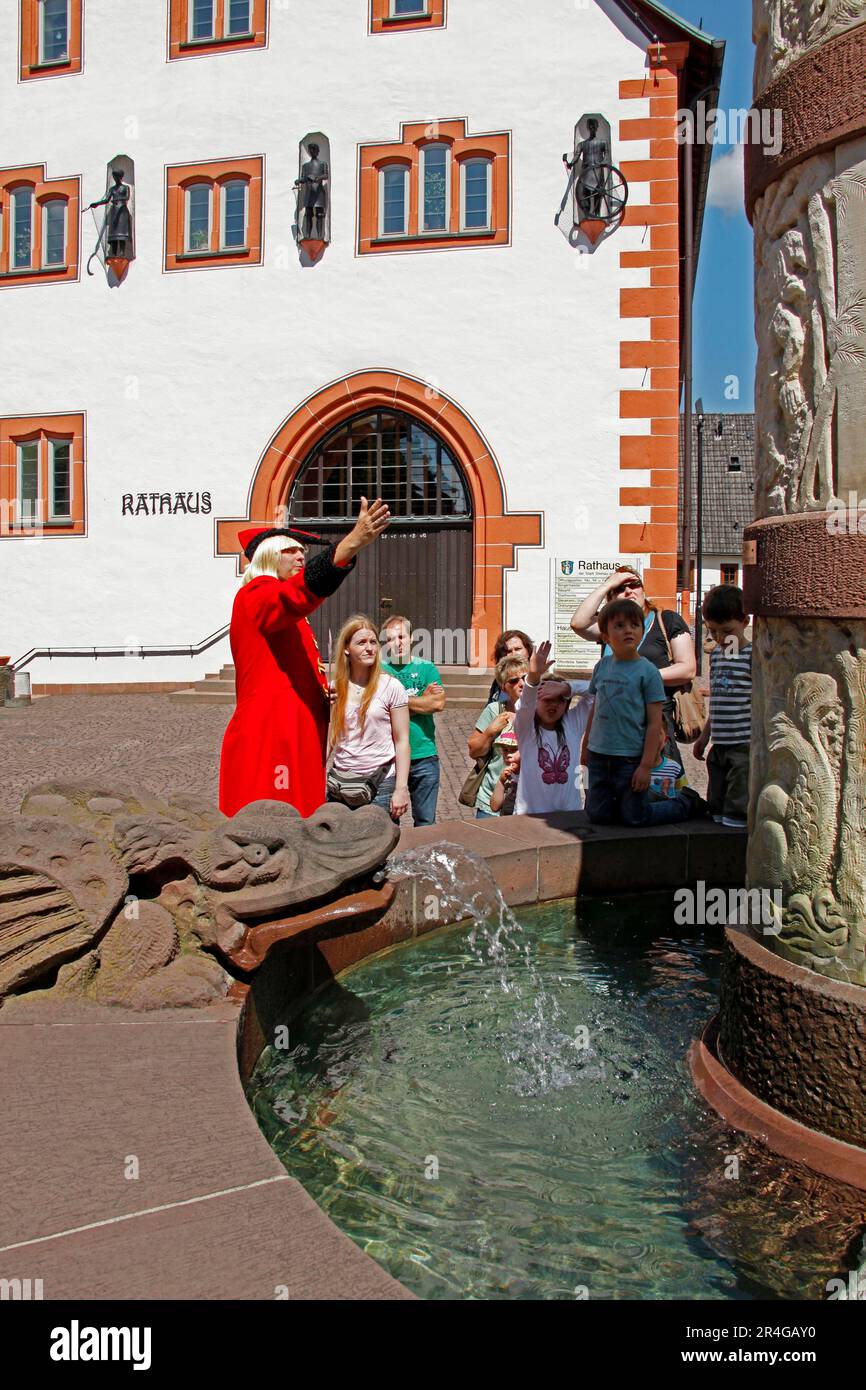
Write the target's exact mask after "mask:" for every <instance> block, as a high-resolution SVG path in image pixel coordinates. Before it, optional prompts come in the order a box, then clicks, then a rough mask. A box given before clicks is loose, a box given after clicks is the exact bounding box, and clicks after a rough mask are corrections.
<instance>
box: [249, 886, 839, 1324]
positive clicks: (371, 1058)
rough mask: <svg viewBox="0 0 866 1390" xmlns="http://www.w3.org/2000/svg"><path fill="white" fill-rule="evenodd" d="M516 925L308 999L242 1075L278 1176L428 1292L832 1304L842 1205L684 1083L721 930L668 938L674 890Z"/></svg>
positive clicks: (707, 1012) (352, 973)
mask: <svg viewBox="0 0 866 1390" xmlns="http://www.w3.org/2000/svg"><path fill="white" fill-rule="evenodd" d="M654 912H655V914H656V925H655V926H653V925H648V923H651V922H652V918H653V913H654ZM518 918H519V922H520V929H519V930H515V931H514V932H513V933H512V934H511V935H510V936H509V938H508V939H507V940H506V942H505V947H504V951H503V950H502V949H500V946H501V943H496V948H495V949H494V950H493V951H492V952H491V950H490V943H489V941H486V940H482V941H480V942H479V939H478V937H477V935H476V936H474V937H473V933H472V932H471V931H470V930H469V929H467V928H466V927H457V928H451V929H448V930H446V931H439V932H436V933H434V934H432V935H430V936H427V937H423V938H421V939H420V940H418V941H416V942H413V943H412V944H411V945H409V946H406V947H400V948H398V949H396V950H393V951H390V952H388V953H386V954H384V955H382V956H380V957H378V958H373V959H370V960H368V961H365V962H362V963H361V964H359V965H358V966H356V967H354V968H352V969H351V970H349V971H347V972H345V973H344V974H343V975H342V976H341V977H340V979H339V981H337V982H334V983H333V984H330V985H328V986H327V987H326V988H325V989H324V990H322V991H320V992H319V993H318V994H317V995H316V996H314V997H313V998H312V1000H311V1001H310V1002H309V1003H308V1004H307V1006H306V1007H305V1009H304V1011H303V1012H302V1014H301V1015H300V1016H299V1017H298V1018H297V1019H296V1020H295V1022H294V1024H293V1025H292V1027H291V1029H290V1034H289V1040H288V1041H289V1046H288V1048H287V1049H281V1050H278V1049H276V1048H273V1047H271V1048H268V1049H266V1051H265V1052H264V1053H263V1055H262V1057H261V1059H260V1062H259V1065H258V1067H257V1069H256V1072H255V1073H254V1076H253V1078H252V1080H251V1083H250V1088H249V1096H250V1102H251V1104H252V1106H253V1109H254V1112H255V1114H256V1117H257V1119H258V1121H259V1123H260V1125H261V1127H262V1129H263V1131H264V1133H265V1134H266V1136H267V1138H268V1140H269V1142H270V1143H271V1144H272V1146H273V1148H274V1149H275V1150H276V1152H277V1154H278V1155H279V1157H280V1159H281V1160H282V1161H283V1163H284V1164H285V1166H286V1168H287V1170H288V1171H289V1172H290V1173H291V1174H292V1175H293V1176H295V1177H296V1178H298V1179H299V1181H300V1182H302V1183H303V1185H304V1186H305V1187H306V1189H307V1190H308V1191H309V1192H310V1194H311V1195H312V1196H313V1198H314V1199H315V1200H316V1201H317V1202H318V1204H319V1205H320V1207H322V1208H323V1210H324V1211H326V1212H327V1214H328V1215H329V1216H330V1217H331V1218H332V1220H334V1221H335V1222H336V1224H337V1225H338V1226H339V1227H340V1228H341V1229H342V1230H343V1231H345V1232H346V1234H347V1235H349V1236H350V1237H351V1238H352V1239H353V1240H354V1241H356V1243H357V1244H358V1245H360V1246H361V1248H362V1249H364V1250H365V1251H367V1252H368V1253H369V1254H370V1255H371V1256H373V1257H374V1258H375V1259H377V1260H378V1261H379V1262H380V1263H381V1264H382V1265H383V1266H384V1267H385V1268H386V1269H388V1270H389V1271H390V1272H391V1273H392V1274H393V1275H394V1276H395V1277H396V1278H398V1279H399V1280H401V1281H402V1282H403V1283H404V1284H405V1285H407V1286H408V1287H409V1288H410V1289H412V1290H413V1291H414V1292H415V1293H417V1294H419V1295H420V1296H421V1297H424V1298H467V1297H468V1298H481V1299H497V1298H526V1299H574V1298H589V1299H595V1298H606V1299H652V1298H676V1299H749V1298H766V1297H780V1298H804V1297H815V1298H820V1297H823V1296H824V1285H825V1282H826V1280H827V1279H828V1278H830V1277H832V1276H833V1275H834V1274H835V1273H837V1272H838V1269H839V1267H840V1261H841V1254H842V1252H843V1250H844V1249H845V1246H846V1244H847V1243H848V1241H849V1240H850V1239H851V1238H852V1236H853V1234H854V1232H855V1230H856V1226H857V1209H858V1201H857V1199H856V1197H852V1196H851V1195H850V1194H849V1193H848V1190H847V1189H844V1188H839V1187H835V1186H834V1185H832V1184H827V1183H823V1182H822V1181H821V1180H819V1179H815V1178H814V1177H812V1176H810V1177H808V1179H806V1178H805V1176H804V1174H803V1173H802V1172H798V1171H797V1170H796V1169H794V1168H792V1167H791V1166H788V1165H785V1164H783V1163H782V1162H781V1161H780V1160H775V1159H773V1158H771V1157H770V1156H768V1155H766V1154H765V1153H764V1151H763V1150H761V1149H760V1148H758V1146H751V1145H749V1144H748V1142H747V1141H745V1140H744V1139H743V1138H742V1136H738V1135H734V1134H732V1133H731V1132H730V1131H728V1130H726V1129H725V1128H724V1127H723V1126H722V1125H721V1123H720V1122H719V1121H718V1120H717V1119H716V1118H715V1117H714V1116H713V1115H712V1114H710V1113H709V1112H708V1111H707V1109H706V1107H705V1106H704V1105H703V1103H702V1102H701V1100H700V1098H699V1097H698V1096H697V1095H696V1093H695V1092H694V1089H693V1087H692V1084H691V1081H690V1078H689V1075H688V1070H687V1065H686V1052H687V1049H688V1046H689V1044H690V1042H691V1041H692V1039H694V1038H695V1037H697V1036H698V1035H699V1034H700V1032H701V1030H702V1029H703V1027H704V1025H705V1023H706V1022H707V1020H708V1019H709V1018H710V1017H711V1015H712V1014H713V1013H714V1012H715V1010H716V1007H717V996H718V983H717V981H718V973H719V966H720V955H721V949H720V947H721V943H720V939H719V933H718V931H714V930H712V929H709V930H708V932H707V935H706V937H705V936H703V935H700V934H692V935H690V936H678V935H675V934H674V932H675V930H676V929H675V928H673V926H672V915H671V911H670V898H667V899H665V901H664V903H663V904H653V900H652V899H647V898H646V897H643V898H641V899H640V900H632V901H629V900H627V899H617V901H616V902H608V903H605V902H600V901H597V902H592V901H588V900H581V901H580V902H579V904H578V906H577V907H575V904H574V903H573V902H568V903H559V904H548V905H546V906H544V907H541V908H533V909H527V910H523V911H519V912H518ZM849 1199H850V1200H849ZM859 1207H860V1209H862V1198H861V1200H860V1203H859Z"/></svg>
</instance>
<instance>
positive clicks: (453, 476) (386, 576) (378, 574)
mask: <svg viewBox="0 0 866 1390" xmlns="http://www.w3.org/2000/svg"><path fill="white" fill-rule="evenodd" d="M362 496H363V497H366V498H368V500H370V501H372V500H373V499H374V498H375V497H381V498H382V499H383V501H385V502H387V504H388V506H389V507H390V509H391V515H392V521H391V525H390V526H389V528H388V530H387V531H386V532H385V534H384V535H383V536H382V538H381V539H380V540H379V541H378V542H377V543H376V544H375V545H373V546H371V547H370V548H369V549H368V550H365V551H364V552H363V553H362V554H361V556H360V557H359V559H358V564H357V566H356V568H355V570H354V571H353V573H352V574H351V575H350V576H349V578H348V579H347V580H346V581H345V583H344V584H343V585H342V586H341V588H340V589H339V590H338V592H337V593H336V594H335V595H334V596H333V597H332V598H330V599H328V600H327V601H326V602H325V603H324V604H323V605H322V607H321V608H320V609H319V610H318V611H317V612H316V613H314V614H313V616H312V617H311V619H310V622H311V623H312V626H313V630H314V632H315V634H316V639H317V641H318V643H319V646H320V648H321V650H322V653H323V655H325V656H326V658H327V657H329V656H330V646H329V643H330V640H331V639H332V638H335V637H336V635H337V632H338V631H339V629H340V626H341V625H342V623H343V622H344V621H345V620H346V618H347V617H349V616H350V615H351V614H352V613H366V614H368V615H369V617H370V618H371V619H372V620H373V621H374V622H378V623H379V624H380V626H381V624H382V623H383V622H386V621H387V619H388V617H389V616H390V615H391V614H394V613H405V614H406V615H407V617H409V618H410V619H411V621H412V624H413V626H414V627H415V628H416V629H417V628H425V629H427V630H428V631H429V632H430V634H431V640H432V641H433V642H434V649H433V650H431V653H430V654H431V655H433V656H434V657H435V656H437V655H438V658H439V660H440V661H442V660H444V661H446V662H447V661H448V660H449V658H450V659H451V660H456V661H457V662H459V663H460V664H462V663H463V662H464V661H466V660H467V656H466V655H465V654H464V652H468V650H469V629H470V623H471V614H472V504H471V498H470V493H469V489H468V488H467V486H466V483H465V480H464V478H463V475H462V473H461V471H460V468H459V467H458V465H457V463H456V461H455V459H454V457H453V455H452V454H451V453H450V452H449V450H448V449H447V448H446V446H445V445H444V444H443V442H442V440H441V439H440V438H439V437H438V436H437V435H436V434H435V433H434V432H433V431H432V430H431V429H429V428H428V426H426V425H423V424H421V423H420V422H419V421H418V420H417V419H415V418H414V417H413V416H411V415H408V414H406V413H404V412H402V411H396V410H386V409H378V410H372V411H367V412H365V413H364V414H361V415H356V416H353V417H352V418H351V419H350V420H347V421H345V422H344V423H343V424H342V425H340V426H339V427H338V428H337V429H335V430H333V431H331V433H330V434H328V435H326V436H325V437H324V438H323V439H322V440H321V441H320V442H319V443H318V444H317V445H316V446H315V448H314V449H313V450H312V451H311V453H310V454H309V455H308V457H307V459H306V460H305V462H304V464H303V466H302V468H301V470H300V472H299V473H298V475H297V477H296V479H295V481H294V484H293V486H292V489H291V492H290V494H289V497H288V499H287V500H288V510H289V516H290V518H291V520H292V521H293V522H295V523H296V524H297V525H298V526H301V527H303V528H305V529H306V530H310V531H317V532H319V533H320V534H321V535H323V536H327V537H328V538H329V539H330V538H333V539H338V538H339V537H340V536H343V535H345V534H346V531H347V530H348V529H350V528H351V526H352V525H353V524H354V519H355V517H356V516H357V514H358V506H359V504H360V499H361V497H362ZM437 629H439V630H440V631H447V632H449V633H451V634H453V636H451V637H447V638H446V639H445V641H444V644H443V643H438V644H437V643H436V640H435V632H436V630H437ZM458 634H460V635H462V636H463V643H461V641H460V637H459V636H458Z"/></svg>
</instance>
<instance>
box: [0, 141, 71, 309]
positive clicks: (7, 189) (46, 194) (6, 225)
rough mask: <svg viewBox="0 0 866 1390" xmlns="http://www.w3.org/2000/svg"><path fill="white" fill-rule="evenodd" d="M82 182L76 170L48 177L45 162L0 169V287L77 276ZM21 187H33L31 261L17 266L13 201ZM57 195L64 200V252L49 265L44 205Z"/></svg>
mask: <svg viewBox="0 0 866 1390" xmlns="http://www.w3.org/2000/svg"><path fill="white" fill-rule="evenodd" d="M80 185H81V180H80V178H79V177H78V175H77V174H76V175H73V176H72V177H71V178H67V179H47V178H46V177H45V165H44V164H28V165H19V166H18V167H16V168H11V169H0V289H4V290H5V289H13V288H21V287H23V286H25V285H45V284H53V283H57V282H62V281H66V280H77V279H78V256H79V222H80V216H79V208H80V203H81V191H80ZM21 188H29V189H31V190H32V195H33V196H32V204H31V214H30V217H31V226H30V264H29V265H27V266H15V265H14V263H13V262H14V256H13V253H12V246H13V237H14V226H13V210H12V201H13V195H14V193H15V192H16V190H17V189H21ZM55 199H59V200H60V201H62V202H63V203H64V204H65V217H66V226H65V234H64V252H65V254H64V260H63V263H62V264H57V265H46V264H45V246H44V240H45V221H46V218H45V205H46V203H50V202H51V201H53V200H55Z"/></svg>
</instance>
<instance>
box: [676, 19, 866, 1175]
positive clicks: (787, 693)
mask: <svg viewBox="0 0 866 1390" xmlns="http://www.w3.org/2000/svg"><path fill="white" fill-rule="evenodd" d="M754 38H755V42H756V46H757V47H756V60H755V98H754V105H755V107H756V108H758V109H759V110H760V111H761V112H766V113H770V112H773V113H776V115H775V118H774V123H775V125H774V124H771V123H770V122H769V121H767V120H766V119H765V120H763V121H762V125H763V128H764V129H765V130H770V129H773V128H775V129H777V130H778V129H779V127H780V128H781V142H779V141H778V140H777V141H774V142H773V144H772V145H769V144H768V143H766V142H765V144H763V145H761V144H755V143H751V144H749V145H748V146H747V149H746V208H747V211H748V214H749V217H750V219H751V221H752V225H753V227H754V232H755V324H756V329H755V331H756V336H757V340H758V364H757V374H756V392H755V429H756V484H755V516H756V520H755V522H754V523H753V524H752V525H751V526H750V527H748V528H747V530H746V533H745V537H744V556H743V561H744V575H745V579H744V588H745V594H746V607H747V610H748V611H750V612H751V613H753V614H754V615H755V625H754V627H755V638H754V655H753V673H754V686H753V705H752V709H753V748H752V765H751V805H750V812H749V851H748V882H749V886H750V887H753V888H763V889H769V890H771V892H773V893H774V896H775V903H774V907H773V917H774V920H770V921H769V922H767V923H766V925H764V926H763V927H762V926H757V927H753V928H751V929H749V930H748V931H746V930H742V929H736V928H735V929H730V930H729V931H728V951H727V969H726V975H725V978H724V981H723V993H722V1007H721V1013H720V1018H719V1025H718V1038H717V1040H716V1060H717V1061H718V1062H720V1063H722V1064H723V1066H724V1068H725V1069H726V1071H727V1072H728V1073H729V1074H730V1076H731V1077H732V1078H734V1080H735V1082H737V1083H741V1090H743V1088H744V1090H745V1092H748V1097H750V1098H751V1099H753V1100H754V1099H756V1100H757V1105H758V1106H759V1107H760V1106H763V1109H764V1111H767V1109H768V1107H773V1110H775V1111H780V1112H782V1113H781V1115H780V1116H779V1117H778V1118H779V1120H780V1122H784V1123H783V1124H782V1130H783V1132H784V1126H785V1125H787V1126H788V1128H789V1129H790V1128H791V1126H790V1120H791V1119H793V1120H795V1121H797V1122H798V1124H799V1125H802V1126H808V1127H810V1129H813V1130H815V1131H820V1132H821V1133H820V1135H818V1136H817V1137H818V1138H819V1139H823V1137H824V1136H827V1135H832V1136H835V1137H836V1139H839V1140H844V1141H847V1143H849V1144H856V1145H860V1146H864V1147H866V988H864V986H866V0H755V3H754ZM753 134H754V130H753ZM750 937H751V939H750ZM780 957H781V959H779V958H780ZM696 1075H697V1076H698V1081H699V1084H701V1077H700V1075H699V1069H698V1068H696ZM714 1084H717V1085H718V1086H720V1087H721V1089H722V1090H724V1087H725V1085H726V1084H727V1083H726V1082H725V1081H724V1079H723V1078H722V1077H721V1076H720V1075H717V1076H716V1078H715V1082H714ZM702 1089H704V1092H705V1094H710V1092H711V1091H712V1086H709V1087H707V1086H703V1085H702ZM710 1098H711V1099H714V1102H715V1103H718V1108H720V1109H723V1110H724V1109H725V1105H724V1104H722V1103H719V1096H718V1095H713V1094H710ZM737 1104H738V1105H740V1106H741V1107H745V1108H748V1104H749V1099H748V1098H747V1099H746V1100H744V1098H743V1094H739V1095H738V1100H737ZM728 1113H729V1114H730V1115H731V1116H733V1110H732V1109H731V1104H730V1098H729V1103H728ZM735 1123H738V1121H737V1120H736V1119H735ZM761 1123H762V1125H763V1132H764V1133H767V1132H768V1131H771V1119H768V1116H767V1114H764V1115H763V1117H762V1122H761ZM743 1127H745V1128H749V1125H744V1126H743ZM753 1132H756V1133H757V1132H761V1127H760V1126H758V1128H756V1129H754V1130H753ZM772 1142H773V1141H772V1139H771V1143H772ZM826 1142H827V1143H828V1144H832V1140H827V1141H826ZM780 1146H781V1148H782V1151H783V1152H791V1149H790V1147H789V1148H788V1149H786V1148H785V1147H784V1143H782V1144H781V1145H780ZM819 1147H820V1146H819ZM794 1148H795V1151H796V1145H795V1146H794ZM792 1156H795V1155H794V1154H792ZM837 1158H838V1155H837ZM806 1161H810V1162H811V1161H812V1160H811V1159H808V1158H807V1159H806ZM840 1161H841V1160H840ZM816 1166H820V1164H817V1165H816ZM843 1167H844V1164H843ZM824 1171H830V1169H829V1168H827V1167H825V1169H824ZM862 1174H863V1185H864V1186H866V1156H864V1166H863V1170H862ZM836 1175H837V1176H840V1175H841V1173H840V1172H839V1171H837V1172H836Z"/></svg>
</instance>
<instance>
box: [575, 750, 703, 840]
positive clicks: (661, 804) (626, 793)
mask: <svg viewBox="0 0 866 1390" xmlns="http://www.w3.org/2000/svg"><path fill="white" fill-rule="evenodd" d="M587 766H588V769H589V790H588V792H587V794H586V814H587V815H588V816H589V819H590V820H591V821H592V823H593V824H594V825H628V826H631V827H638V826H649V825H672V824H674V823H675V822H677V821H682V820H687V819H688V817H689V815H690V812H691V807H690V806H689V802H688V798H687V797H685V796H681V795H679V794H677V796H674V797H670V798H668V799H666V800H664V801H651V800H650V798H649V793H648V792H636V791H632V786H631V779H632V777H633V776H634V773H635V771H636V770H637V768H638V767H639V766H640V758H614V757H608V756H607V755H605V754H603V753H592V752H591V753H590V754H589V755H588V758H587Z"/></svg>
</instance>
